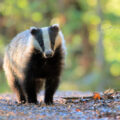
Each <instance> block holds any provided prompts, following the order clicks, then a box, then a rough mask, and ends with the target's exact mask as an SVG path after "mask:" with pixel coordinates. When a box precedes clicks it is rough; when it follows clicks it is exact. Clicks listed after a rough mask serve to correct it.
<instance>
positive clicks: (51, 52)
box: [45, 50, 53, 58]
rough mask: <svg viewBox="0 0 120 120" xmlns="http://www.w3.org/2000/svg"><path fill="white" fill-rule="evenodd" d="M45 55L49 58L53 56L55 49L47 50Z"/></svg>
mask: <svg viewBox="0 0 120 120" xmlns="http://www.w3.org/2000/svg"><path fill="white" fill-rule="evenodd" d="M45 56H46V57H47V58H49V57H52V56H53V51H52V50H48V51H46V52H45Z"/></svg>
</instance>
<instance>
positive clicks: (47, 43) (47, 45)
mask: <svg viewBox="0 0 120 120" xmlns="http://www.w3.org/2000/svg"><path fill="white" fill-rule="evenodd" d="M41 29H42V35H43V42H44V48H45V50H44V52H47V51H49V50H51V43H50V37H49V32H48V27H44V28H41Z"/></svg>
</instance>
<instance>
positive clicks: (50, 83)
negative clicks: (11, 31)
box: [3, 24, 65, 105]
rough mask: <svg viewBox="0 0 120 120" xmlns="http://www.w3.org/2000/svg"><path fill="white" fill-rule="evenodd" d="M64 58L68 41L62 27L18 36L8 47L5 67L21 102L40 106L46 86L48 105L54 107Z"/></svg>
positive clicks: (43, 28) (27, 32) (34, 30)
mask: <svg viewBox="0 0 120 120" xmlns="http://www.w3.org/2000/svg"><path fill="white" fill-rule="evenodd" d="M64 58H65V40H64V36H63V34H62V31H61V30H60V28H59V25H57V24H54V25H52V26H48V27H42V28H38V27H31V28H30V29H28V30H25V31H23V32H21V33H19V34H17V35H16V36H15V37H14V38H13V40H12V41H11V42H10V43H9V44H8V46H7V48H6V51H5V56H4V64H3V68H4V71H5V75H6V77H7V81H8V84H9V86H10V87H11V89H12V90H13V92H15V94H16V97H17V102H18V103H22V104H23V103H35V104H37V103H38V101H37V93H38V92H39V91H40V90H41V88H42V86H43V83H44V86H45V93H44V94H45V97H44V102H45V103H46V104H47V105H50V104H53V96H54V93H55V91H56V89H57V88H58V85H59V82H60V76H61V72H62V70H63V67H64Z"/></svg>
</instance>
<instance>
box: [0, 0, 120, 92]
mask: <svg viewBox="0 0 120 120" xmlns="http://www.w3.org/2000/svg"><path fill="white" fill-rule="evenodd" d="M119 4H120V0H101V8H102V12H103V14H102V19H103V20H102V32H103V34H104V38H103V45H104V57H105V69H104V68H102V69H103V70H104V72H102V70H100V68H99V67H98V66H97V65H96V62H97V59H96V51H97V48H98V45H99V44H98V40H99V35H98V34H99V32H98V24H99V23H100V22H101V18H100V16H99V15H98V14H97V7H98V6H97V0H70V1H69V0H57V1H56V0H48V1H47V0H43V1H42V0H34V1H32V0H2V1H1V2H0V16H2V17H0V21H3V22H0V54H2V55H3V54H4V49H5V46H6V45H7V44H8V42H9V41H10V40H11V39H12V38H13V36H15V35H16V34H17V33H19V32H20V31H23V30H25V29H29V28H30V26H38V27H43V26H48V25H51V24H54V23H59V24H60V26H61V29H62V31H63V33H64V35H65V39H66V44H67V57H66V68H65V71H64V73H63V75H62V83H61V86H60V89H61V90H69V89H71V90H98V88H99V87H98V86H100V85H101V86H104V85H103V83H104V81H106V82H105V86H104V87H103V88H106V87H107V85H108V86H110V87H116V88H119V84H120V82H119V77H120V22H119V20H120V7H119ZM85 27H86V28H87V31H85V30H86V29H85ZM87 32H88V35H87ZM84 33H85V34H84ZM86 37H87V38H86ZM85 39H88V43H87V44H86V43H84V40H85ZM88 44H90V45H91V46H92V48H93V52H91V53H88V54H87V52H86V48H88V46H87V47H86V48H85V46H86V45H88ZM88 52H89V50H88ZM86 54H87V57H88V58H87V57H86V56H85V55H86ZM91 54H92V55H91ZM89 55H91V57H93V63H91V61H85V60H87V59H88V60H89V59H90V57H89ZM84 57H85V59H84ZM87 62H88V63H87ZM89 63H91V66H92V67H89V65H88V66H87V64H89ZM86 66H87V67H86ZM5 81H6V80H5V77H4V74H3V71H2V72H0V85H2V86H1V87H0V92H5V91H8V90H9V89H8V86H7V85H6V82H5ZM101 86H100V87H101ZM101 88H102V87H101Z"/></svg>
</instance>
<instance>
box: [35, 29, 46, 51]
mask: <svg viewBox="0 0 120 120" xmlns="http://www.w3.org/2000/svg"><path fill="white" fill-rule="evenodd" d="M35 39H36V40H37V41H38V43H39V45H40V47H41V48H42V50H43V51H44V49H45V47H44V42H43V35H42V30H41V29H39V30H38V33H37V34H36V35H35Z"/></svg>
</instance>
